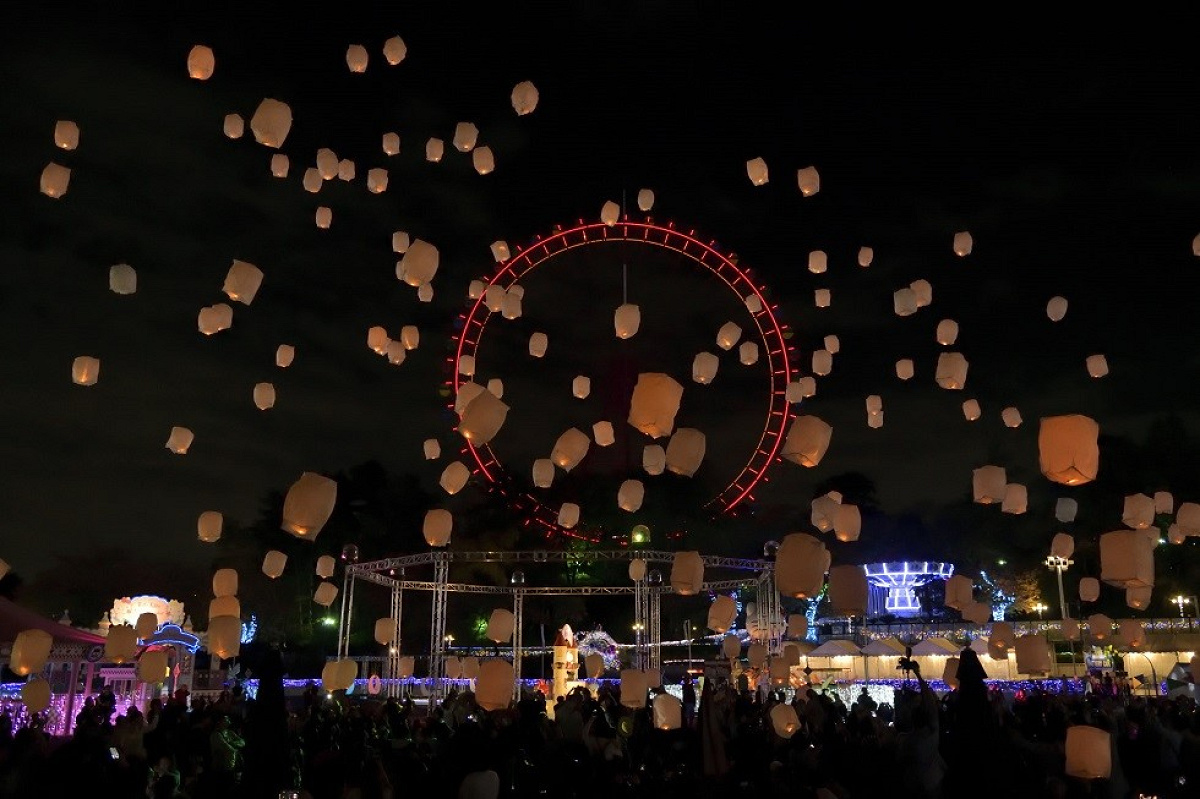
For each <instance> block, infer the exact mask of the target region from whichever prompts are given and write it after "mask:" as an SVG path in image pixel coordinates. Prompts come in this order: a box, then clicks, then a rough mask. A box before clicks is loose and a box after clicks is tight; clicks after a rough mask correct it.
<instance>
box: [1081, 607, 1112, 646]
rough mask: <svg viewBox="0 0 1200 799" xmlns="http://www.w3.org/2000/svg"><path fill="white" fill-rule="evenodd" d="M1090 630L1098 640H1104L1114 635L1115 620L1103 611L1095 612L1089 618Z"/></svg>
mask: <svg viewBox="0 0 1200 799" xmlns="http://www.w3.org/2000/svg"><path fill="white" fill-rule="evenodd" d="M1087 624H1088V632H1089V633H1091V636H1092V638H1095V639H1096V640H1097V641H1103V640H1105V639H1107V638H1108V637H1109V636H1110V635H1112V626H1113V620H1112V619H1110V618H1109V617H1108V616H1105V615H1104V614H1103V613H1093V614H1092V615H1091V616H1088V619H1087Z"/></svg>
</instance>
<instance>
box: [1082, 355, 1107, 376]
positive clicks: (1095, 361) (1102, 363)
mask: <svg viewBox="0 0 1200 799" xmlns="http://www.w3.org/2000/svg"><path fill="white" fill-rule="evenodd" d="M1087 371H1088V374H1089V375H1091V376H1092V377H1104V376H1105V375H1106V374H1108V360H1107V359H1106V358H1105V357H1104V356H1103V355H1089V356H1088V358H1087Z"/></svg>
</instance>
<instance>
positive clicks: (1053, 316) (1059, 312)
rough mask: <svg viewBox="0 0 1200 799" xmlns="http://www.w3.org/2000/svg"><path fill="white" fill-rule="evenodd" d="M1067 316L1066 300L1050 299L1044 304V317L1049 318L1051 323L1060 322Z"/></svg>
mask: <svg viewBox="0 0 1200 799" xmlns="http://www.w3.org/2000/svg"><path fill="white" fill-rule="evenodd" d="M1066 315H1067V299H1066V297H1051V298H1050V301H1049V302H1048V303H1046V316H1048V317H1050V321H1051V322H1061V321H1062V319H1063V317H1064V316H1066Z"/></svg>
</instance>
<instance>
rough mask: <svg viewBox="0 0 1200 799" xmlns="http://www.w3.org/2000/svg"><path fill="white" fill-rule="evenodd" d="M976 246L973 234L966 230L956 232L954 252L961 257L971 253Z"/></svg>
mask: <svg viewBox="0 0 1200 799" xmlns="http://www.w3.org/2000/svg"><path fill="white" fill-rule="evenodd" d="M974 246H975V241H974V239H972V238H971V234H970V233H968V232H967V231H965V230H962V231H959V232H958V233H955V234H954V254H955V255H957V256H959V257H960V258H962V257H965V256H967V255H970V254H971V249H972V248H973V247H974Z"/></svg>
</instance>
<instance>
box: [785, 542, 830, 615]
mask: <svg viewBox="0 0 1200 799" xmlns="http://www.w3.org/2000/svg"><path fill="white" fill-rule="evenodd" d="M828 568H829V550H827V549H826V548H825V544H823V543H822V542H821V541H820V539H817V538H814V537H813V536H811V535H808V534H806V533H789V534H788V535H786V536H784V537H783V541H781V542H780V544H779V550H778V551H777V552H776V554H775V584H776V585H777V586H778V588H779V593H781V594H783V595H784V596H789V597H792V598H793V599H810V598H812V597H815V596H817V595H818V594H820V593H821V588H822V587H823V586H824V585H825V572H826V570H827V569H828Z"/></svg>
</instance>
